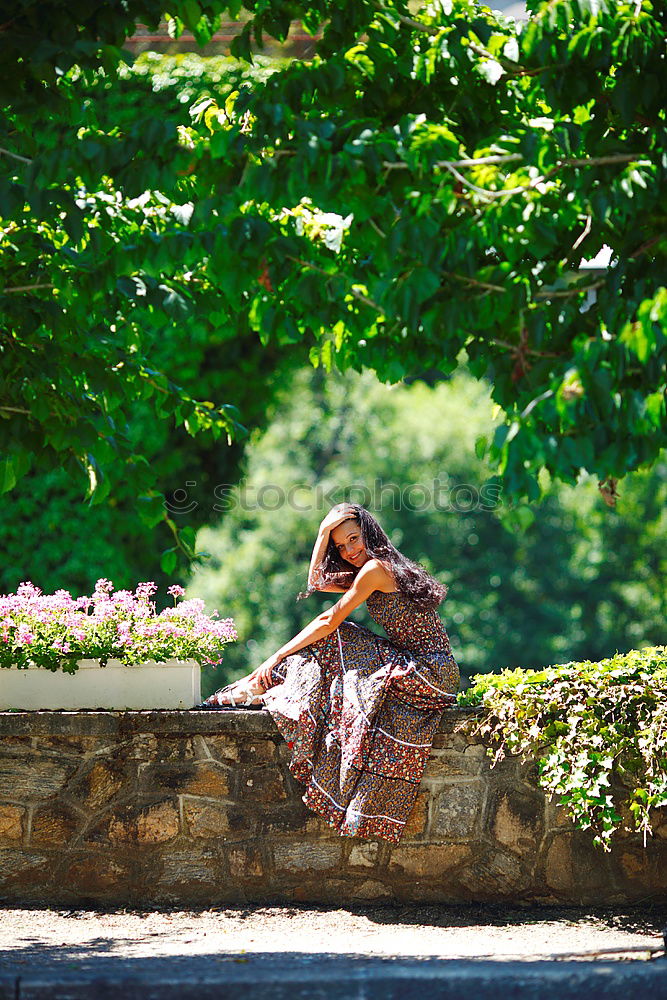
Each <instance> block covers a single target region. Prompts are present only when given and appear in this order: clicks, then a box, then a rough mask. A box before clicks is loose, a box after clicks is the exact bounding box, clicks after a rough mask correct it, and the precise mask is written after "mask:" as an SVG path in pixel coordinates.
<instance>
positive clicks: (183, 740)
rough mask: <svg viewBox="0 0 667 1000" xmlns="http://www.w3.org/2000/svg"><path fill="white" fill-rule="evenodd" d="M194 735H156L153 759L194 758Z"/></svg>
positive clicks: (195, 755) (195, 754) (195, 753)
mask: <svg viewBox="0 0 667 1000" xmlns="http://www.w3.org/2000/svg"><path fill="white" fill-rule="evenodd" d="M196 738H197V737H195V736H185V735H183V736H163V735H162V734H160V735H159V736H157V737H156V747H155V760H156V761H169V760H195V758H196V757H197V752H196V748H195V740H196Z"/></svg>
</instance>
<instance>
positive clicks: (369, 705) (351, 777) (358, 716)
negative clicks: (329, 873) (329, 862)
mask: <svg viewBox="0 0 667 1000" xmlns="http://www.w3.org/2000/svg"><path fill="white" fill-rule="evenodd" d="M366 603H367V607H368V610H369V613H370V615H371V616H372V618H373V619H374V620H375V621H376V622H378V624H380V625H381V626H382V627H383V628H384V630H385V632H386V633H387V636H388V637H389V638H385V637H384V636H380V635H376V633H375V632H373V631H371V630H370V629H367V628H364V627H363V626H361V625H355V624H354V623H353V622H350V621H345V622H343V623H342V624H341V625H340V626H339V627H338V628H337V629H336V630H335V631H334V632H332V633H331V634H330V635H328V636H326V637H325V638H324V639H319V640H317V641H316V642H313V643H311V644H310V645H308V646H304V648H303V649H300V650H299V651H298V653H293V654H292V655H291V656H287V657H286V658H285V659H284V660H283V661H282V662H281V663H279V664H278V666H277V667H274V668H273V672H272V682H273V685H274V686H272V687H270V688H269V690H268V691H267V692H266V693H265V695H264V698H263V700H264V704H265V706H266V708H267V709H268V710H269V712H270V713H271V715H272V717H273V719H274V721H275V723H276V725H277V726H278V729H279V730H280V732H281V734H282V735H283V737H284V738H285V740H286V741H287V745H288V747H289V748H290V750H291V757H290V761H289V768H290V770H291V772H292V774H293V775H294V776H295V778H297V780H298V781H300V782H302V783H303V784H305V785H306V791H305V793H304V795H303V801H304V802H305V804H306V805H307V806H308V807H309V808H310V809H312V810H313V811H314V812H316V813H318V814H319V815H320V816H323V817H324V819H325V820H326V821H327V822H328V823H329V824H330V825H331V826H333V827H335V829H336V830H337V831H338V832H339V833H340V834H341V836H346V837H353V836H357V837H366V838H374V837H380V838H382V839H383V840H388V841H390V842H392V843H398V841H399V840H400V838H401V834H402V833H403V828H404V826H405V823H406V821H407V819H408V816H409V815H410V812H411V810H412V807H413V806H414V803H415V799H416V797H417V790H418V788H419V783H420V781H421V777H422V774H423V771H424V767H425V765H426V761H427V760H428V757H429V753H430V750H431V745H432V742H433V737H434V734H435V732H436V730H437V728H438V723H439V721H440V718H441V716H442V712H443V709H444V708H445V706H446V705H450V704H452V703H454V702H455V700H456V691H457V690H458V686H459V669H458V666H457V663H456V660H455V659H454V657H453V655H452V651H451V647H450V644H449V638H448V636H447V632H446V631H445V628H444V626H443V624H442V622H441V621H440V619H439V617H438V615H437V613H436V612H435V611H422V610H420V609H419V608H418V607H417V606H416V605H415V604H414V602H413V601H411V600H410V598H408V597H406V596H405V595H403V594H401V593H400V592H394V593H390V594H385V593H383V592H382V591H379V590H376V591H374V592H373V593H372V594H371V595H370V596H369V598H368V600H367V602H366Z"/></svg>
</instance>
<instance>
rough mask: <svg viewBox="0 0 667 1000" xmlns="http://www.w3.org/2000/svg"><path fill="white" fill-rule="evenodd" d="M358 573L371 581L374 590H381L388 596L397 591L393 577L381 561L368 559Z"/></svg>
mask: <svg viewBox="0 0 667 1000" xmlns="http://www.w3.org/2000/svg"><path fill="white" fill-rule="evenodd" d="M360 572H362V573H363V574H364V575H365V576H366V575H367V576H368V577H369V578H370V579H371V580H372V582H373V583H374V584H375V589H376V590H382V591H383V592H384V593H385V594H390V593H391V592H392V591H394V590H396V589H397V587H396V581H395V580H394V577H393V575H392V574H391V572H390V571H389V569H388V568H387V566H386V564H385V563H383V562H382V560H381V559H369V560H368V562H367V563H364V565H363V566H362V567H361V570H360Z"/></svg>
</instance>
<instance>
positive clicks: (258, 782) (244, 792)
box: [238, 765, 287, 806]
mask: <svg viewBox="0 0 667 1000" xmlns="http://www.w3.org/2000/svg"><path fill="white" fill-rule="evenodd" d="M238 789H239V791H238V795H239V801H247V800H249V799H250V800H253V799H254V800H256V801H257V803H258V804H260V805H262V806H264V805H265V804H269V803H271V802H281V801H283V800H284V799H286V798H287V792H286V790H285V781H284V778H283V775H282V774H281V773H280V771H279V770H278V769H277V768H276V767H275V765H274V766H273V767H253V768H251V767H244V768H242V769H240V773H239V785H238Z"/></svg>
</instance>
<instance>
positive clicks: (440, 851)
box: [389, 844, 473, 882]
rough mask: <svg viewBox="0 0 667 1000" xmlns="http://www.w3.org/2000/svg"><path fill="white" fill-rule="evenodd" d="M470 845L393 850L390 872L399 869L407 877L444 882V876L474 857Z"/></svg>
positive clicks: (401, 847) (421, 845)
mask: <svg viewBox="0 0 667 1000" xmlns="http://www.w3.org/2000/svg"><path fill="white" fill-rule="evenodd" d="M472 853H473V851H472V847H471V846H470V845H469V844H420V845H419V847H403V846H401V845H397V846H396V847H392V848H391V855H390V858H389V871H390V872H392V871H393V872H396V870H397V869H400V870H401V871H403V872H404V873H405V874H406V875H410V876H418V877H419V878H430V879H432V880H433V881H434V882H435V881H437V882H441V881H443V879H442V876H443V875H446V873H447V872H451V871H452V870H453V869H456V868H459V867H460V866H461V865H463V864H465V862H466V861H468V860H469V859H470V858H471V857H472Z"/></svg>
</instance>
